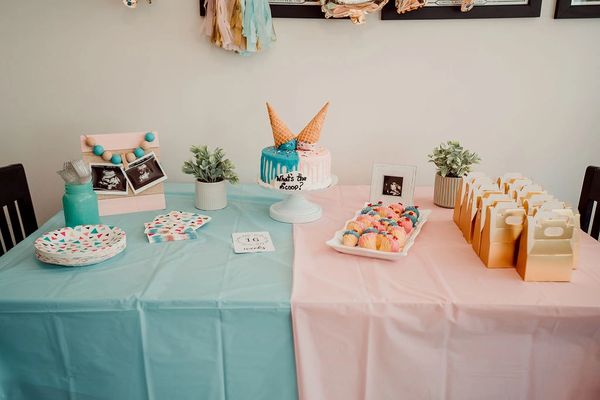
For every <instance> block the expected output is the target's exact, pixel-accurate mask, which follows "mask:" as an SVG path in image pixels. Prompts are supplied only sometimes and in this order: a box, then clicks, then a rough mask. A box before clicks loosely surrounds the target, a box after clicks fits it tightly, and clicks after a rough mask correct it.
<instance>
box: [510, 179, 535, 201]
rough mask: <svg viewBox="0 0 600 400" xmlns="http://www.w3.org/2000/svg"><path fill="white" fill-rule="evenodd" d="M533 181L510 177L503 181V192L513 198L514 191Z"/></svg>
mask: <svg viewBox="0 0 600 400" xmlns="http://www.w3.org/2000/svg"><path fill="white" fill-rule="evenodd" d="M532 184H533V181H532V180H531V179H529V178H522V177H521V178H511V179H509V180H508V181H507V182H505V183H504V192H505V193H508V194H510V195H511V197H512V198H513V199H514V198H515V192H516V191H517V190H519V189H521V188H522V187H523V186H527V185H532Z"/></svg>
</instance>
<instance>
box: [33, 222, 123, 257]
mask: <svg viewBox="0 0 600 400" xmlns="http://www.w3.org/2000/svg"><path fill="white" fill-rule="evenodd" d="M126 245H127V242H126V237H125V232H124V231H123V230H121V229H120V228H117V227H114V226H108V225H80V226H76V227H74V228H61V229H58V230H55V231H52V232H48V233H45V234H44V235H42V236H41V237H39V238H38V239H36V241H35V243H34V246H35V255H36V257H37V259H38V260H40V261H42V262H45V263H49V264H57V265H65V266H82V265H91V264H97V263H99V262H102V261H105V260H108V259H109V258H112V257H114V256H116V255H117V254H119V253H120V252H121V251H123V250H124V249H125V247H126Z"/></svg>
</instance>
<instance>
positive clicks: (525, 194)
mask: <svg viewBox="0 0 600 400" xmlns="http://www.w3.org/2000/svg"><path fill="white" fill-rule="evenodd" d="M538 194H546V192H545V191H544V189H542V187H541V186H540V185H526V186H523V187H522V188H520V189H518V190H516V191H515V193H514V198H515V200H517V204H518V205H519V206H522V205H523V200H526V199H529V198H531V197H532V196H535V195H538Z"/></svg>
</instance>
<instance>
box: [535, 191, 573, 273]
mask: <svg viewBox="0 0 600 400" xmlns="http://www.w3.org/2000/svg"><path fill="white" fill-rule="evenodd" d="M542 211H552V212H554V213H556V214H558V215H562V216H565V217H567V218H568V221H569V223H571V224H573V227H574V229H573V238H572V239H571V245H572V248H573V269H577V265H578V264H579V250H580V240H581V225H580V215H579V213H576V212H574V211H573V209H572V208H571V207H570V206H569V205H568V204H567V203H564V202H562V201H551V202H547V203H544V204H542V205H541V206H540V207H539V208H538V209H537V210H536V214H537V212H542Z"/></svg>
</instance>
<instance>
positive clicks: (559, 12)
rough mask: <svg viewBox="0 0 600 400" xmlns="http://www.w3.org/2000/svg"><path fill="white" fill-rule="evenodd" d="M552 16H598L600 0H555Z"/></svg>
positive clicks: (599, 13) (599, 15)
mask: <svg viewBox="0 0 600 400" xmlns="http://www.w3.org/2000/svg"><path fill="white" fill-rule="evenodd" d="M554 18H600V0H556V9H555V10H554Z"/></svg>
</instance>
